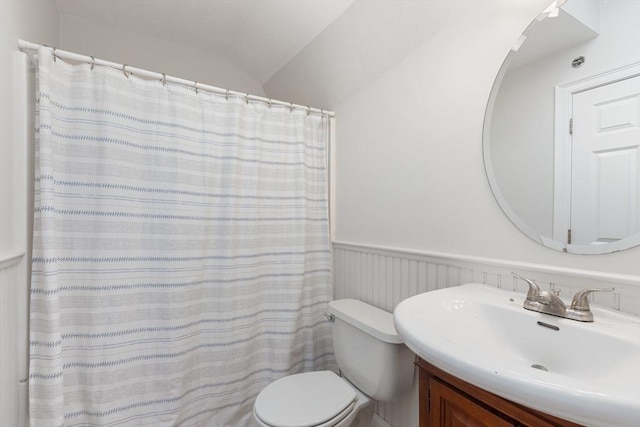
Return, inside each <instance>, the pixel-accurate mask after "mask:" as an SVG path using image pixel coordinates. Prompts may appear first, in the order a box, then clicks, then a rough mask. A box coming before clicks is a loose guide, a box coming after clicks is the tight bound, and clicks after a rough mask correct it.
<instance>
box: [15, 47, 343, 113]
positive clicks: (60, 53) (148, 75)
mask: <svg viewBox="0 0 640 427" xmlns="http://www.w3.org/2000/svg"><path fill="white" fill-rule="evenodd" d="M42 46H45V47H48V48H50V49H52V50H53V57H54V59H55V58H61V59H68V60H71V61H76V62H84V63H87V64H92V66H94V65H101V66H105V67H110V68H115V69H117V70H120V71H122V72H123V74H124V75H125V76H127V75H129V74H135V75H136V76H138V77H142V78H145V79H152V80H153V79H155V80H160V81H161V82H162V83H163V84H164V83H167V82H169V83H175V84H179V85H182V86H187V87H192V88H194V89H195V90H196V93H197V92H198V91H199V90H204V91H207V92H213V93H218V94H222V95H225V96H227V97H228V96H239V97H242V98H245V99H246V100H247V102H249V101H258V102H262V103H265V104H268V105H270V106H271V105H280V106H284V107H287V108H290V109H291V110H292V111H293V110H294V109H300V110H306V111H307V113H314V114H321V115H323V116H327V117H335V113H334V112H333V111H327V110H323V109H320V108H312V107H309V106H304V105H298V104H294V103H292V102H284V101H277V100H275V99H271V98H264V97H262V96H257V95H250V94H248V93H242V92H236V91H233V90H228V89H221V88H219V87H215V86H211V85H207V84H203V83H200V82H196V81H192V80H185V79H181V78H178V77H173V76H167V75H166V74H164V73H157V72H154V71H148V70H143V69H141V68H135V67H131V66H129V65H126V64H118V63H116V62H111V61H105V60H104V59H97V58H94V57H93V56H87V55H80V54H78V53H73V52H68V51H66V50H59V49H56V48H55V47H50V46H46V45H40V44H37V43H31V42H28V41H25V40H22V39H18V47H19V48H20V50H22V51H26V50H38V49H40V47H42Z"/></svg>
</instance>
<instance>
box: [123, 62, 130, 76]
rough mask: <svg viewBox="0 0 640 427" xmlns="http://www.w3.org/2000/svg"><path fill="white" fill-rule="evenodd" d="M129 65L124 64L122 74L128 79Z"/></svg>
mask: <svg viewBox="0 0 640 427" xmlns="http://www.w3.org/2000/svg"><path fill="white" fill-rule="evenodd" d="M126 68H127V64H122V73H123V74H124V76H125V77H126V78H129V74H127V69H126Z"/></svg>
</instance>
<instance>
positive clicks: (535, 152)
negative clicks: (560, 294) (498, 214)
mask: <svg viewBox="0 0 640 427" xmlns="http://www.w3.org/2000/svg"><path fill="white" fill-rule="evenodd" d="M558 3H560V2H558ZM555 6H556V2H553V4H552V5H551V6H550V7H549V8H547V9H545V11H544V12H543V13H541V15H540V16H539V17H538V18H537V19H536V20H535V21H534V22H533V23H532V24H531V25H530V26H529V27H528V28H527V30H526V31H525V33H524V34H523V35H522V36H521V37H520V39H518V41H517V42H516V43H515V44H514V47H513V48H512V50H511V52H510V53H509V55H508V56H507V59H506V60H505V63H504V64H503V66H502V68H501V69H500V72H499V74H498V77H497V78H496V82H495V84H494V87H493V90H492V93H491V97H490V100H489V104H488V106H487V113H486V116H485V125H484V137H483V145H484V159H485V167H486V169H487V176H488V178H489V181H490V184H491V188H492V190H493V192H494V194H495V196H496V200H497V201H498V203H499V204H500V206H501V207H502V209H503V210H504V212H505V213H506V214H507V216H508V217H509V218H510V219H511V221H512V222H513V223H514V224H515V225H516V226H517V227H518V228H520V229H521V230H522V231H523V232H524V233H525V234H527V235H528V236H529V237H531V238H532V239H534V240H536V241H537V242H539V243H541V244H544V245H545V246H548V247H551V248H554V249H558V250H563V251H567V252H572V253H585V254H589V253H608V252H613V251H617V250H622V249H626V248H629V247H632V246H635V245H638V244H640V25H638V22H640V1H629V0H568V1H567V2H566V3H564V4H562V6H561V8H560V9H559V10H558V9H557V8H556V7H555Z"/></svg>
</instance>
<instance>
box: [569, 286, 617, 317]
mask: <svg viewBox="0 0 640 427" xmlns="http://www.w3.org/2000/svg"><path fill="white" fill-rule="evenodd" d="M615 289H616V288H607V289H604V288H600V289H598V288H595V289H583V290H581V291H578V292H576V294H575V295H574V296H573V300H572V301H571V308H572V309H574V310H578V311H590V310H591V308H590V307H589V299H588V298H587V297H588V296H589V294H591V293H593V292H613V291H614V290H615Z"/></svg>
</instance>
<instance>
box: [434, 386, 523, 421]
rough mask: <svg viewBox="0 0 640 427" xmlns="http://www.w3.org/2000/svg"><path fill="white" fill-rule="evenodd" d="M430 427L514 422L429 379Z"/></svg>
mask: <svg viewBox="0 0 640 427" xmlns="http://www.w3.org/2000/svg"><path fill="white" fill-rule="evenodd" d="M429 389H430V400H431V402H430V403H431V411H430V417H429V425H430V426H431V427H514V426H515V425H516V424H513V423H512V422H509V421H508V420H507V419H505V418H502V417H500V416H499V415H496V414H494V413H493V412H491V411H488V410H487V409H485V408H484V407H482V406H480V405H478V404H477V403H475V402H474V401H472V400H470V399H468V398H467V397H465V396H464V395H462V394H460V393H458V392H457V391H455V390H454V389H452V388H450V387H447V386H446V385H444V384H443V383H441V382H439V381H437V380H434V379H433V378H431V379H429Z"/></svg>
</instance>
